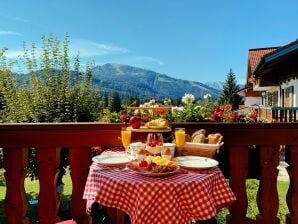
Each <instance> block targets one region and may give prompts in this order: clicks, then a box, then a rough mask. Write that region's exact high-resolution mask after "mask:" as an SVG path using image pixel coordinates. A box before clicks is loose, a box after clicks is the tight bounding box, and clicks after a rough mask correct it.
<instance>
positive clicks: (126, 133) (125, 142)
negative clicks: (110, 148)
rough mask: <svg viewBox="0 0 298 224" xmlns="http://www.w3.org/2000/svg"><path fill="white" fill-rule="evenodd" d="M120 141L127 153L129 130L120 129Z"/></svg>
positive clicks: (129, 137) (129, 140) (129, 139)
mask: <svg viewBox="0 0 298 224" xmlns="http://www.w3.org/2000/svg"><path fill="white" fill-rule="evenodd" d="M121 141H122V145H123V147H124V148H125V151H126V152H127V153H129V145H130V142H131V130H127V129H126V128H122V129H121Z"/></svg>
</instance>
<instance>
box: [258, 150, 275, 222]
mask: <svg viewBox="0 0 298 224" xmlns="http://www.w3.org/2000/svg"><path fill="white" fill-rule="evenodd" d="M260 160H261V177H260V185H259V189H258V194H257V205H258V208H259V211H260V214H259V215H258V216H257V220H260V221H261V223H270V224H279V223H280V220H279V218H277V212H278V207H279V199H278V192H277V175H278V169H277V166H278V165H279V146H262V147H261V149H260Z"/></svg>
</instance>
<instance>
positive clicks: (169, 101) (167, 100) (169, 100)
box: [163, 98, 171, 105]
mask: <svg viewBox="0 0 298 224" xmlns="http://www.w3.org/2000/svg"><path fill="white" fill-rule="evenodd" d="M163 103H164V105H171V99H170V98H165V99H164V101H163Z"/></svg>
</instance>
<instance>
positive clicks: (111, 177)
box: [83, 163, 236, 224]
mask: <svg viewBox="0 0 298 224" xmlns="http://www.w3.org/2000/svg"><path fill="white" fill-rule="evenodd" d="M83 198H84V199H87V213H89V214H90V212H91V205H92V203H93V202H95V201H97V202H99V203H100V204H102V205H104V206H107V207H113V208H117V209H120V210H122V211H124V212H126V213H127V214H128V215H129V216H130V219H131V223H132V224H154V223H158V224H189V223H191V221H192V220H207V219H210V218H212V217H214V216H215V215H216V213H217V212H218V211H219V210H220V209H221V208H223V207H226V206H229V205H230V204H231V203H232V202H234V201H235V200H236V198H235V196H234V194H233V192H232V191H231V189H230V187H229V185H228V184H227V182H226V180H225V178H224V176H223V174H222V173H221V171H220V170H219V169H218V168H214V169H211V170H208V171H200V172H194V171H188V172H178V173H177V174H174V175H172V176H166V177H145V176H141V175H139V174H137V173H135V172H134V171H130V170H117V169H115V170H113V169H106V168H103V167H102V166H100V165H99V164H98V163H93V164H92V165H91V167H90V172H89V176H88V179H87V182H86V186H85V191H84V195H83Z"/></svg>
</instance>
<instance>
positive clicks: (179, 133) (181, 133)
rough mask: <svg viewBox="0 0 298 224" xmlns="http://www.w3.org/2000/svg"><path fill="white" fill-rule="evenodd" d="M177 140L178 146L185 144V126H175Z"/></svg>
mask: <svg viewBox="0 0 298 224" xmlns="http://www.w3.org/2000/svg"><path fill="white" fill-rule="evenodd" d="M175 141H176V146H177V147H178V148H182V147H183V146H184V144H185V128H175Z"/></svg>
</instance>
